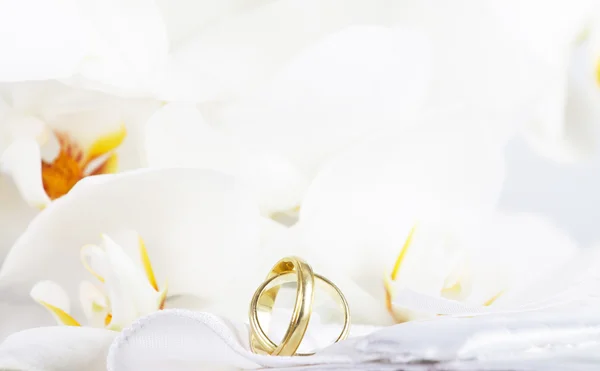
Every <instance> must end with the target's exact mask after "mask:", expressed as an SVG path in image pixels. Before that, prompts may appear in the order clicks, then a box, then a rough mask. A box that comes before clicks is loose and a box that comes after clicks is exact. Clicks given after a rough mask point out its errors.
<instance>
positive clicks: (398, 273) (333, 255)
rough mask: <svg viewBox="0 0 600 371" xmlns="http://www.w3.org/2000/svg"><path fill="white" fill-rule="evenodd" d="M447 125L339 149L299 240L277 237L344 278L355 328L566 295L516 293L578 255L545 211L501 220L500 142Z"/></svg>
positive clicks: (314, 188) (311, 199) (305, 213)
mask: <svg viewBox="0 0 600 371" xmlns="http://www.w3.org/2000/svg"><path fill="white" fill-rule="evenodd" d="M471 120H472V122H471V125H468V124H469V120H464V119H463V123H464V124H467V126H466V127H470V128H471V129H473V127H477V126H478V125H479V124H480V123H481V121H480V120H478V119H471ZM444 122H445V123H446V124H447V125H446V126H445V127H440V126H439V125H433V126H432V125H429V126H427V125H424V126H423V127H420V128H419V129H414V130H412V131H406V130H404V131H398V132H395V133H394V132H389V131H388V132H383V133H382V134H381V135H379V136H375V137H373V138H370V139H369V140H367V141H365V142H364V143H362V145H360V146H357V147H356V148H353V149H352V150H350V151H348V152H347V153H344V154H343V155H340V156H339V157H338V158H336V159H335V160H334V161H333V162H332V163H330V164H329V166H328V167H327V168H326V169H325V170H324V171H323V172H322V173H321V174H319V175H318V176H317V178H316V180H315V181H314V182H313V184H311V186H310V188H309V190H308V193H307V196H306V198H305V201H304V203H303V208H302V210H301V211H300V221H299V224H298V225H297V226H294V227H293V232H294V235H293V236H285V234H283V236H282V237H281V238H280V239H278V238H275V240H274V242H273V245H274V246H286V245H287V246H293V247H292V248H293V249H295V250H296V252H295V253H296V254H304V255H305V256H306V259H307V260H309V261H313V262H314V269H315V271H317V272H323V274H325V275H328V274H329V275H332V279H333V280H334V282H335V281H336V280H338V282H339V285H340V287H341V288H342V290H343V291H344V292H346V295H347V297H348V300H349V302H350V305H351V306H352V308H353V318H354V320H355V321H356V323H363V324H375V325H382V324H388V323H390V322H403V321H406V320H411V319H415V318H421V317H431V316H435V315H437V314H457V315H460V314H472V313H488V312H492V311H511V310H512V311H518V310H525V309H532V308H534V307H535V308H538V307H545V306H550V305H554V304H557V303H559V301H557V300H558V299H557V300H554V301H551V300H550V299H551V298H553V297H554V296H556V295H558V294H560V295H561V300H567V298H565V297H564V295H563V294H565V295H566V293H565V292H562V291H561V290H558V289H556V291H552V290H551V291H550V292H545V293H544V294H545V296H544V295H541V294H540V295H541V296H540V297H539V298H538V299H539V300H538V301H537V302H534V303H530V302H529V301H528V300H523V298H521V299H520V300H516V299H514V298H515V296H518V295H517V294H516V293H519V292H522V291H523V290H526V289H530V288H531V285H534V282H535V281H536V280H537V279H543V278H546V279H547V278H548V276H547V275H549V274H551V272H552V273H554V270H558V269H559V268H560V267H561V264H563V263H564V262H565V261H571V260H576V259H577V257H578V250H577V249H576V248H575V246H574V244H573V243H572V242H571V240H570V239H569V238H568V237H566V236H565V235H564V234H563V233H562V232H560V231H558V230H557V229H556V228H554V227H552V225H551V224H548V223H546V222H544V221H539V220H538V219H536V218H532V217H526V216H524V217H518V216H515V217H511V218H509V217H506V218H505V219H503V218H500V217H495V218H492V216H493V210H494V205H495V203H496V200H497V198H498V196H499V194H500V191H501V183H502V178H503V175H502V174H503V171H502V169H503V158H502V143H499V142H498V138H497V137H494V136H493V135H489V134H491V133H482V131H481V130H471V131H457V130H456V129H455V128H456V127H458V126H459V125H458V123H457V122H452V120H448V119H446V120H445V121H444ZM451 124H452V125H451ZM485 134H488V135H485ZM498 218H500V219H498ZM294 239H296V240H299V241H296V242H290V240H294ZM509 242H510V246H509V247H504V245H507V244H509ZM267 250H268V249H267ZM273 250H275V249H273ZM285 252H286V253H289V252H290V251H287V250H285ZM278 253H279V254H284V253H283V251H282V249H281V248H280V249H279V252H278ZM504 254H506V255H504ZM271 260H272V259H271ZM533 267H535V268H533ZM532 268H533V270H534V271H535V274H534V273H532V272H530V271H531V270H532ZM565 290H566V289H565ZM567 291H568V290H567ZM538 294H539V293H538ZM529 296H531V295H529ZM511 297H512V298H513V299H511ZM555 299H556V298H555ZM534 304H535V305H534ZM386 310H387V311H388V312H389V313H387V314H386V313H385V311H386Z"/></svg>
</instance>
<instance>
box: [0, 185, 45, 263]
mask: <svg viewBox="0 0 600 371" xmlns="http://www.w3.org/2000/svg"><path fill="white" fill-rule="evenodd" d="M0 204H1V205H2V207H1V208H0V225H2V230H1V231H0V263H1V262H2V261H3V260H4V256H5V255H6V254H7V253H8V250H9V248H10V247H11V246H12V245H13V244H14V242H15V241H16V239H17V238H18V237H19V236H20V235H21V233H23V232H24V231H25V228H27V224H29V221H30V220H31V219H33V217H34V216H35V214H36V213H37V211H38V210H36V209H35V208H32V207H31V206H29V205H28V204H27V203H26V202H25V200H23V198H22V197H21V195H20V193H19V190H18V188H17V186H16V185H15V183H14V182H13V181H12V179H10V178H9V177H7V176H4V175H2V174H0Z"/></svg>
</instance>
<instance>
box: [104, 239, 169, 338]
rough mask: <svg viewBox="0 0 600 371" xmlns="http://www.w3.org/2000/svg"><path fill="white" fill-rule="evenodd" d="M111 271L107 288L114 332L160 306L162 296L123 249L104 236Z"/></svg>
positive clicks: (109, 271) (108, 266)
mask: <svg viewBox="0 0 600 371" xmlns="http://www.w3.org/2000/svg"><path fill="white" fill-rule="evenodd" d="M102 240H103V246H104V249H105V256H104V258H105V261H104V263H105V264H106V265H105V266H106V268H108V269H107V275H108V277H107V278H106V287H107V290H108V298H109V300H110V303H111V308H112V312H111V315H112V320H111V322H110V324H109V325H110V327H109V328H111V329H121V328H123V327H124V326H126V325H127V324H129V323H131V321H133V320H134V319H135V318H138V317H141V316H143V315H146V314H149V313H151V312H153V311H156V310H158V308H159V307H160V301H161V299H160V293H159V292H158V291H157V290H155V289H154V287H152V284H151V283H150V282H149V281H148V279H147V277H146V275H145V273H144V271H143V270H142V269H140V267H138V266H136V264H135V263H134V262H133V261H132V260H131V258H129V256H127V254H126V253H125V251H124V250H123V248H121V247H120V246H119V245H117V244H116V243H115V242H114V241H113V240H112V239H110V238H109V237H108V236H107V235H102Z"/></svg>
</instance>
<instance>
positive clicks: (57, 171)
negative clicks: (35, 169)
mask: <svg viewBox="0 0 600 371" xmlns="http://www.w3.org/2000/svg"><path fill="white" fill-rule="evenodd" d="M81 179H83V169H82V168H81V166H80V165H79V162H77V161H76V160H75V159H74V158H73V157H71V156H69V154H68V153H66V152H64V151H63V150H62V149H61V151H60V152H59V154H58V156H57V157H56V159H54V161H52V162H51V163H48V162H45V161H42V181H43V183H44V190H45V191H46V194H47V195H48V197H50V199H51V200H55V199H57V198H59V197H61V196H64V195H65V194H67V192H69V191H70V190H71V188H73V186H74V185H75V184H76V183H77V182H78V181H80V180H81Z"/></svg>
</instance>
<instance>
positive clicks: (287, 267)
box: [249, 257, 350, 356]
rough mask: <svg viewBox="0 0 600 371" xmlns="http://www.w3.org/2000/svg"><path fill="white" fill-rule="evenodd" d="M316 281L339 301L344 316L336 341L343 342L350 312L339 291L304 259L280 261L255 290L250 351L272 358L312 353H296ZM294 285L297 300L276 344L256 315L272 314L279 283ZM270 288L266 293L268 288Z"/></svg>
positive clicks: (295, 258) (252, 303)
mask: <svg viewBox="0 0 600 371" xmlns="http://www.w3.org/2000/svg"><path fill="white" fill-rule="evenodd" d="M315 278H316V279H317V280H318V281H320V282H322V283H323V284H324V285H325V287H326V288H328V289H329V291H330V294H332V296H333V297H334V298H336V299H337V300H338V301H339V304H340V307H341V309H342V311H343V313H344V325H343V328H342V331H341V332H340V335H339V336H338V338H337V340H335V342H338V341H340V340H344V339H345V338H346V337H347V336H348V332H349V330H350V310H349V308H348V303H347V302H346V299H345V298H344V295H343V294H342V292H341V291H340V289H339V288H338V287H337V286H335V285H334V284H333V283H332V282H331V281H329V280H328V279H327V278H325V277H323V276H321V275H318V274H315V273H313V270H312V268H311V267H310V265H308V264H307V263H306V262H305V261H304V260H302V259H300V258H297V257H287V258H284V259H281V260H280V261H279V262H277V264H275V266H274V267H273V268H272V269H271V272H270V273H269V274H268V275H267V279H266V280H265V281H264V282H263V283H262V284H261V285H260V286H259V287H258V289H257V290H256V292H255V293H254V296H253V297H252V301H251V302H250V313H249V317H250V345H251V348H252V351H254V352H255V353H260V354H269V355H275V356H292V355H310V354H312V353H296V351H297V350H298V348H299V347H300V343H301V342H302V339H303V338H304V335H305V333H306V330H307V328H308V323H309V321H310V317H311V314H312V305H313V299H314V287H315ZM294 281H296V282H297V285H296V300H295V303H294V308H293V312H292V316H291V319H290V323H289V324H288V328H287V330H286V332H285V334H284V336H283V339H282V340H281V343H280V344H279V345H277V344H275V343H274V342H273V341H272V340H271V339H270V338H269V337H268V336H267V334H266V333H265V332H264V330H263V328H262V326H261V324H260V322H259V319H258V312H259V311H262V312H271V311H272V310H273V305H274V304H275V299H276V297H277V294H278V293H279V288H280V286H281V285H282V284H284V283H288V282H294ZM270 285H273V287H272V288H270V289H268V290H267V287H268V286H270Z"/></svg>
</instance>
